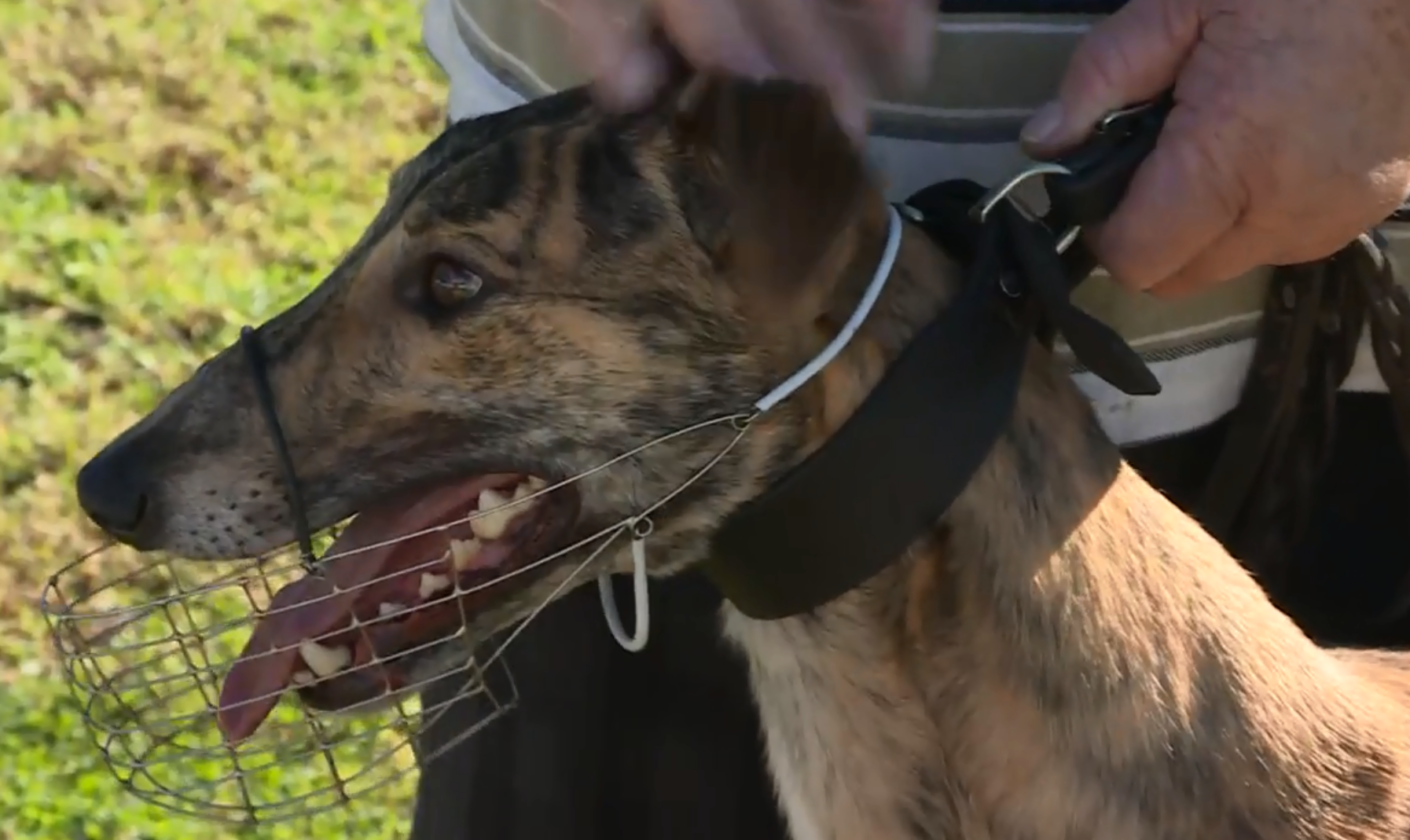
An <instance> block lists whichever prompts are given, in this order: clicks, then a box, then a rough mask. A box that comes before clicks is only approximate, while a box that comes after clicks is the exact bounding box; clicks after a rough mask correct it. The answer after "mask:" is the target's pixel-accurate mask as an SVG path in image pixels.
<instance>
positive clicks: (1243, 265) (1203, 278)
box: [1146, 225, 1273, 300]
mask: <svg viewBox="0 0 1410 840" xmlns="http://www.w3.org/2000/svg"><path fill="white" fill-rule="evenodd" d="M1270 245H1271V243H1269V242H1268V240H1267V239H1266V238H1265V237H1264V236H1262V235H1261V234H1259V233H1258V232H1257V231H1254V230H1252V229H1250V228H1249V227H1248V226H1247V225H1239V226H1236V227H1234V228H1233V229H1231V230H1228V231H1226V232H1225V233H1224V234H1223V235H1222V236H1220V237H1219V238H1218V239H1217V240H1215V241H1214V243H1213V244H1211V245H1210V246H1209V247H1208V248H1206V249H1205V250H1204V251H1202V252H1201V253H1200V254H1199V255H1198V256H1197V257H1195V258H1194V259H1193V260H1190V261H1189V262H1188V263H1186V264H1185V265H1184V266H1183V267H1182V268H1181V269H1180V270H1179V271H1176V272H1175V273H1174V274H1172V275H1170V276H1169V277H1167V278H1165V279H1164V280H1161V281H1159V282H1157V283H1155V284H1154V285H1152V286H1151V287H1149V288H1148V289H1147V290H1146V291H1147V292H1149V293H1150V294H1151V295H1153V296H1155V297H1158V298H1161V299H1163V300H1173V299H1175V298H1181V297H1188V296H1189V295H1192V294H1195V293H1197V292H1201V291H1204V290H1205V289H1208V288H1209V287H1211V286H1215V285H1217V284H1219V283H1223V282H1225V281H1228V280H1233V279H1234V278H1235V277H1238V276H1240V275H1243V274H1245V273H1247V272H1249V271H1252V270H1253V269H1255V268H1257V267H1258V266H1261V265H1270V264H1272V263H1273V260H1272V259H1271V256H1272V251H1273V249H1272V248H1271V247H1270Z"/></svg>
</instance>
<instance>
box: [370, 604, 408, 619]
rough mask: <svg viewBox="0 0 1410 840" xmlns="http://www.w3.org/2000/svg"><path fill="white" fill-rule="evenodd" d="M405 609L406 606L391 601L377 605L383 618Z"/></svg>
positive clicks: (378, 613) (378, 611)
mask: <svg viewBox="0 0 1410 840" xmlns="http://www.w3.org/2000/svg"><path fill="white" fill-rule="evenodd" d="M405 609H406V607H404V606H402V605H401V604H397V603H392V602H390V601H389V602H387V603H385V604H378V605H377V615H379V616H381V617H382V618H386V617H387V616H389V615H396V614H397V613H399V612H402V611H403V610H405Z"/></svg>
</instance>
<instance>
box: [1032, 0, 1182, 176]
mask: <svg viewBox="0 0 1410 840" xmlns="http://www.w3.org/2000/svg"><path fill="white" fill-rule="evenodd" d="M1199 32H1200V11H1199V4H1198V3H1197V2H1190V0H1132V2H1130V3H1128V4H1127V5H1125V6H1123V7H1122V8H1121V9H1120V10H1119V11H1117V12H1116V13H1115V14H1113V15H1112V16H1111V17H1108V18H1106V19H1105V20H1103V21H1101V22H1100V23H1098V24H1096V25H1095V26H1093V27H1092V28H1091V30H1089V31H1088V32H1087V35H1086V36H1085V37H1084V38H1083V39H1082V42H1081V43H1080V44H1078V46H1077V49H1076V51H1075V52H1074V53H1073V54H1072V59H1071V60H1070V61H1069V62H1068V65H1067V72H1066V74H1065V75H1064V76H1063V80H1062V83H1061V84H1060V85H1059V87H1058V97H1057V99H1056V100H1054V101H1052V102H1049V103H1048V104H1047V105H1045V106H1043V107H1042V108H1041V109H1039V110H1038V112H1037V113H1036V114H1034V115H1033V117H1032V119H1030V120H1029V121H1028V124H1027V125H1025V126H1024V127H1023V132H1022V135H1021V139H1022V142H1023V145H1024V147H1025V149H1026V151H1027V152H1028V153H1029V154H1031V155H1034V156H1035V157H1044V156H1050V155H1054V154H1060V153H1061V152H1063V151H1065V150H1067V149H1068V148H1070V147H1072V146H1074V145H1076V144H1078V143H1080V142H1082V140H1084V139H1085V138H1086V137H1087V135H1088V134H1089V133H1090V132H1091V130H1092V128H1093V126H1095V125H1096V123H1097V121H1098V120H1100V119H1101V118H1102V117H1104V116H1106V115H1107V114H1108V113H1110V112H1112V111H1115V110H1118V109H1121V108H1125V107H1127V106H1130V105H1134V104H1136V103H1137V102H1140V101H1142V100H1145V99H1150V98H1153V97H1154V96H1156V95H1157V94H1159V93H1161V92H1162V91H1164V90H1166V89H1167V88H1169V87H1170V86H1172V85H1173V84H1174V83H1175V79H1176V77H1177V76H1178V75H1179V72H1180V68H1181V66H1182V65H1183V64H1184V63H1185V58H1186V56H1188V55H1189V53H1190V50H1192V49H1193V48H1194V46H1195V44H1196V42H1197V41H1198V40H1199Z"/></svg>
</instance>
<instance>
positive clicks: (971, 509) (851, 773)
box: [725, 217, 1410, 840]
mask: <svg viewBox="0 0 1410 840" xmlns="http://www.w3.org/2000/svg"><path fill="white" fill-rule="evenodd" d="M869 218H870V217H869ZM868 224H869V226H870V227H872V228H879V229H880V224H879V223H877V222H876V220H875V219H874V218H872V220H871V222H870V223H868ZM873 235H875V231H873ZM861 250H866V249H861ZM957 276H958V272H957V271H956V269H955V267H954V266H953V264H951V263H949V262H948V261H946V260H945V259H944V257H943V256H942V255H940V254H939V253H938V251H937V250H936V249H935V248H934V246H933V245H932V244H931V243H930V242H929V241H928V240H927V239H926V237H925V236H924V235H923V234H920V233H919V232H917V231H915V230H914V229H910V230H908V232H907V234H906V237H905V240H904V241H903V244H902V248H901V254H900V258H899V260H898V264H897V270H896V275H895V276H894V277H893V279H892V283H891V286H890V287H889V288H888V290H887V293H886V295H885V296H884V297H883V299H882V300H881V301H879V302H878V305H877V307H876V309H875V311H874V315H873V318H872V319H871V322H870V323H869V325H868V327H867V328H866V329H865V330H864V331H863V332H862V333H861V334H860V335H859V337H858V339H857V341H856V342H855V343H854V346H852V347H850V348H849V349H848V351H847V352H845V353H844V354H842V355H841V356H840V357H839V358H838V359H837V360H836V361H835V362H834V363H833V365H832V366H830V370H828V371H827V372H826V373H825V374H824V375H823V376H822V378H821V381H820V383H819V387H818V388H817V389H815V390H814V392H813V393H812V397H811V399H812V401H813V402H812V408H811V411H812V414H813V417H814V418H815V422H814V423H813V424H812V426H811V427H810V431H811V432H812V433H813V434H816V435H818V436H820V437H821V440H818V441H816V442H815V443H814V445H813V446H811V447H809V448H815V446H816V445H820V444H821V442H822V440H825V438H826V436H827V435H828V434H831V433H832V432H833V431H835V430H836V428H837V427H839V426H840V425H841V423H842V422H843V421H844V420H845V419H846V416H847V415H848V414H850V412H851V411H852V410H853V409H855V407H856V406H857V405H859V404H860V402H861V400H862V399H863V398H864V397H865V395H866V392H867V390H868V389H869V388H870V387H871V386H872V385H874V384H875V382H876V381H877V380H878V379H879V378H880V375H881V373H882V372H883V371H884V369H885V366H886V363H887V362H889V361H890V360H891V359H893V358H894V357H895V355H896V354H897V353H898V352H899V351H900V349H901V348H902V347H903V346H904V344H905V340H906V339H907V338H908V337H909V335H913V334H914V333H915V331H917V330H918V329H919V327H920V325H921V323H923V322H924V321H926V320H928V317H933V315H934V313H935V312H936V311H937V309H938V308H939V307H940V306H942V305H943V301H945V300H946V299H948V297H949V296H950V295H951V294H952V292H953V290H954V288H955V285H956V278H957ZM851 285H853V286H855V285H856V284H851ZM922 316H927V317H922ZM857 492H859V493H860V492H867V489H866V488H857ZM725 627H726V634H727V635H728V636H729V637H730V638H731V639H732V640H733V641H734V642H735V643H737V644H738V645H739V646H740V647H741V649H742V650H743V651H744V653H745V655H746V658H747V659H748V661H749V666H750V670H751V676H752V681H753V686H754V692H755V696H756V701H757V702H758V704H759V708H760V712H761V717H762V719H763V723H764V729H765V735H766V741H767V745H768V752H769V758H770V763H771V766H772V769H773V772H774V777H775V780H776V783H777V785H778V788H779V794H780V798H781V800H782V804H783V807H784V810H785V812H786V814H787V816H788V818H789V820H790V823H791V826H792V830H793V835H794V837H795V838H796V840H825V839H826V840H830V838H848V837H863V836H865V837H872V838H877V840H892V838H897V840H899V838H919V837H936V838H939V837H946V838H951V837H970V836H994V837H1008V836H1015V837H1025V838H1035V839H1036V840H1042V838H1048V837H1053V838H1058V837H1067V836H1073V835H1072V832H1074V831H1075V832H1076V834H1077V835H1081V836H1084V837H1091V838H1106V837H1111V838H1117V837H1120V838H1122V840H1132V838H1141V837H1148V836H1162V837H1163V836H1189V837H1194V836H1227V834H1228V832H1229V831H1231V830H1234V829H1236V828H1238V826H1240V825H1255V824H1257V823H1258V820H1259V819H1260V818H1262V819H1273V818H1275V817H1285V816H1287V815H1288V814H1293V816H1292V817H1291V818H1292V819H1296V818H1297V814H1296V813H1295V812H1297V811H1298V808H1299V807H1301V806H1298V805H1289V804H1288V801H1289V800H1288V797H1296V796H1306V795H1309V791H1313V792H1315V793H1316V794H1317V795H1320V796H1324V797H1325V796H1333V795H1344V798H1345V797H1350V798H1349V799H1345V802H1346V803H1351V804H1345V803H1344V807H1346V808H1350V809H1353V810H1356V809H1361V810H1364V809H1366V808H1370V807H1371V805H1369V804H1367V801H1366V800H1365V799H1364V796H1365V795H1364V794H1363V793H1356V792H1355V791H1358V790H1362V791H1364V790H1365V783H1364V779H1363V780H1361V781H1358V774H1359V775H1360V776H1362V777H1364V775H1365V773H1366V772H1375V768H1380V772H1382V773H1384V772H1386V771H1385V768H1386V767H1388V766H1391V765H1393V764H1395V763H1396V762H1400V761H1404V760H1410V748H1407V743H1406V737H1405V734H1406V732H1407V731H1410V716H1407V714H1406V711H1405V707H1404V705H1393V706H1391V707H1386V705H1385V703H1384V702H1383V701H1382V700H1368V699H1367V698H1366V697H1358V696H1357V695H1356V694H1355V693H1354V692H1352V691H1350V690H1344V691H1339V690H1337V686H1338V683H1337V682H1336V680H1337V679H1339V677H1338V675H1337V674H1336V673H1334V672H1333V668H1335V667H1336V666H1337V665H1338V664H1340V663H1334V662H1333V661H1332V660H1331V659H1330V658H1329V657H1328V656H1327V655H1326V654H1325V653H1324V652H1323V651H1321V650H1319V649H1318V648H1316V647H1315V646H1314V645H1313V644H1312V643H1311V642H1310V641H1309V640H1308V639H1307V638H1306V637H1305V636H1304V635H1302V633H1301V632H1300V631H1299V630H1298V629H1297V628H1296V627H1295V626H1294V625H1293V623H1292V622H1291V621H1290V620H1289V619H1288V618H1287V617H1286V616H1284V615H1283V614H1282V613H1280V612H1278V611H1277V610H1276V609H1275V608H1274V607H1273V606H1272V605H1271V604H1270V603H1269V601H1268V600H1267V598H1266V597H1265V596H1264V594H1263V593H1262V591H1261V590H1260V589H1259V588H1258V587H1257V585H1256V584H1255V583H1254V581H1253V580H1252V579H1251V578H1250V576H1249V575H1248V574H1247V573H1246V572H1245V571H1244V570H1243V568H1242V567H1240V566H1239V565H1238V564H1237V563H1236V562H1235V561H1234V560H1232V559H1231V558H1230V557H1229V556H1228V554H1227V553H1226V552H1225V551H1224V550H1223V549H1222V548H1221V547H1220V546H1219V544H1218V543H1217V542H1216V541H1215V540H1214V539H1213V538H1211V537H1210V536H1208V535H1207V534H1206V533H1205V532H1204V531H1203V530H1202V529H1201V528H1200V527H1199V526H1198V525H1197V524H1195V523H1194V522H1193V521H1192V520H1191V519H1190V518H1189V517H1188V516H1186V515H1185V514H1183V513H1182V512H1181V511H1179V510H1178V509H1177V508H1176V507H1175V506H1174V505H1173V504H1172V503H1170V502H1169V501H1168V500H1166V499H1165V498H1164V497H1163V496H1161V495H1160V494H1159V493H1158V492H1157V491H1155V490H1154V489H1153V488H1151V487H1150V486H1149V485H1148V484H1147V483H1146V482H1145V481H1144V480H1143V479H1141V478H1140V477H1139V476H1138V475H1136V474H1135V473H1134V471H1132V470H1131V469H1130V468H1129V467H1127V466H1126V465H1125V464H1124V462H1123V461H1122V459H1121V457H1120V454H1119V452H1118V450H1117V448H1116V447H1115V446H1114V445H1113V444H1112V443H1111V441H1110V440H1109V439H1108V438H1107V437H1106V435H1105V434H1104V432H1103V431H1102V429H1101V428H1100V426H1099V425H1098V423H1097V420H1096V418H1095V416H1094V414H1093V412H1092V410H1091V408H1090V406H1089V405H1088V403H1087V401H1086V400H1085V398H1084V397H1083V396H1082V395H1081V394H1080V392H1078V390H1077V389H1076V387H1075V386H1074V385H1073V383H1072V382H1071V380H1070V377H1069V376H1068V375H1067V372H1066V371H1065V370H1063V369H1062V368H1061V367H1060V366H1059V365H1058V364H1057V363H1056V362H1055V360H1054V358H1053V357H1052V355H1051V354H1050V353H1049V352H1048V351H1046V350H1044V349H1042V348H1041V347H1039V346H1038V345H1037V344H1036V343H1035V344H1034V345H1033V346H1032V348H1031V349H1030V352H1029V357H1028V360H1027V364H1026V370H1025V374H1024V378H1023V382H1022V387H1021V390H1020V393H1019V397H1018V401H1017V407H1016V410H1015V411H1014V414H1013V416H1012V419H1011V422H1010V423H1009V425H1008V427H1007V429H1006V430H1005V432H1004V434H1003V435H1002V436H1001V438H1000V440H999V442H998V443H997V445H996V446H995V447H994V448H993V450H992V451H991V453H990V455H989V457H988V459H987V460H986V462H985V463H984V464H983V466H982V467H981V468H980V470H979V471H978V472H977V473H976V475H975V476H974V477H973V479H972V481H971V483H970V485H969V487H968V488H967V489H966V491H965V492H964V493H963V494H962V495H961V496H960V498H959V499H957V500H956V502H955V504H954V505H953V506H952V507H951V509H950V511H949V512H948V513H947V514H946V515H945V517H944V518H943V520H942V521H940V522H937V523H936V525H935V527H934V528H933V529H932V530H931V532H930V533H928V534H926V535H924V536H923V537H922V538H921V539H918V540H917V541H916V542H915V543H914V544H913V546H912V547H911V549H910V551H909V552H908V553H907V554H906V555H905V556H904V557H902V558H900V559H898V561H897V562H896V563H895V564H893V565H892V566H891V567H890V568H888V569H887V570H886V571H884V572H882V573H881V574H879V575H877V576H876V577H875V578H873V579H872V580H871V581H869V582H868V583H867V584H866V585H864V586H862V587H859V588H857V589H855V590H853V591H852V592H850V593H848V594H847V595H845V596H843V597H841V598H839V599H837V600H836V601H834V602H832V603H830V604H828V605H827V606H825V607H822V608H820V609H818V610H815V611H813V612H812V613H809V614H806V615H803V616H798V617H794V618H789V619H784V620H781V621H773V622H760V621H754V620H751V619H748V618H745V617H744V616H743V615H741V614H739V613H738V612H735V611H733V610H730V609H729V608H726V615H725ZM1355 667H1357V668H1361V667H1370V666H1364V664H1356V665H1355ZM1398 667H1399V666H1398V665H1397V668H1398ZM1290 669H1293V670H1296V669H1301V671H1300V672H1298V673H1296V674H1290V673H1289V670H1290ZM1351 679H1352V678H1351V677H1350V676H1348V677H1347V678H1346V680H1345V681H1350V680H1351ZM1372 706H1376V707H1378V709H1377V712H1374V713H1373V712H1369V711H1368V709H1369V708H1370V707H1372ZM1387 720H1391V721H1394V722H1395V723H1396V725H1397V726H1398V729H1396V731H1395V733H1394V734H1393V735H1387V733H1386V732H1385V731H1384V728H1385V726H1386V721H1387ZM1357 727H1362V728H1361V729H1360V730H1359V731H1360V732H1362V733H1365V735H1364V736H1363V735H1357V734H1353V733H1356V732H1357V731H1358V729H1357ZM1317 761H1322V762H1323V764H1322V766H1321V767H1320V769H1318V770H1314V769H1312V767H1311V764H1313V763H1315V762H1317ZM1074 762H1076V763H1074ZM1368 767H1369V768H1371V770H1370V771H1368ZM1388 779H1390V777H1389V776H1387V777H1386V778H1385V779H1383V780H1382V781H1381V783H1380V784H1379V785H1373V787H1376V789H1377V790H1380V791H1381V793H1382V801H1381V803H1380V805H1379V806H1377V807H1378V808H1379V811H1378V812H1377V813H1379V814H1381V819H1373V818H1372V817H1367V818H1366V819H1367V820H1369V821H1370V822H1369V823H1366V822H1364V821H1363V823H1359V825H1360V824H1375V825H1389V824H1390V822H1388V821H1389V820H1390V817H1389V816H1386V815H1388V814H1390V812H1391V811H1392V810H1393V808H1392V805H1394V806H1395V807H1400V806H1399V804H1397V803H1393V802H1392V799H1393V797H1392V796H1391V794H1390V793H1389V791H1388V787H1387V786H1388V785H1389V784H1390V781H1388ZM1255 781H1256V782H1257V784H1254V782H1255ZM1250 785H1253V786H1252V787H1251V786H1250ZM1258 785H1262V787H1259V786H1258ZM1358 785H1360V787H1359V788H1358V787H1357V786H1358ZM1212 796H1213V797H1223V799H1221V800H1220V801H1219V804H1218V806H1212V805H1211V804H1210V799H1209V797H1212ZM1357 797H1362V798H1361V799H1357ZM1353 800H1356V801H1354V802H1353ZM1308 807H1309V808H1314V807H1322V806H1314V805H1309V806H1308ZM1398 813H1400V814H1403V813H1404V810H1401V811H1399V812H1398ZM1307 818H1309V819H1315V817H1313V816H1311V812H1309V816H1308V817H1307ZM1348 819H1350V817H1348ZM1240 820H1242V821H1243V822H1239V821H1240ZM1156 825H1159V826H1161V828H1160V831H1161V832H1169V833H1160V834H1156V833H1155V829H1153V828H1152V826H1156ZM975 826H983V831H980V830H979V829H977V828H976V827H975ZM1182 827H1183V828H1182ZM1268 827H1269V829H1270V831H1269V833H1267V834H1264V833H1260V832H1259V831H1255V832H1254V833H1253V836H1270V837H1271V836H1289V837H1292V836H1309V837H1313V836H1317V837H1320V836H1323V835H1319V834H1307V835H1303V834H1293V833H1288V834H1283V833H1281V830H1282V829H1284V828H1287V826H1286V825H1285V824H1282V823H1278V824H1274V823H1269V824H1268ZM1289 831H1290V829H1289ZM1326 836H1333V835H1326Z"/></svg>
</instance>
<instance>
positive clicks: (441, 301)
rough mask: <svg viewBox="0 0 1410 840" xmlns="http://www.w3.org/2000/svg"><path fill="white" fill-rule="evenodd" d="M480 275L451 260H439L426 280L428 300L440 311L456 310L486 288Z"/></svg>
mask: <svg viewBox="0 0 1410 840" xmlns="http://www.w3.org/2000/svg"><path fill="white" fill-rule="evenodd" d="M484 285H485V281H484V280H483V279H482V278H481V277H480V275H478V274H476V273H475V272H473V271H471V270H470V269H468V268H466V267H465V266H463V265H460V264H458V263H454V262H450V261H449V260H437V261H436V263H435V264H434V265H432V266H431V274H430V276H429V277H427V279H426V300H427V302H428V303H430V304H431V305H432V306H434V307H436V308H437V309H440V310H455V309H459V308H461V307H462V306H465V305H466V304H467V303H469V302H470V301H472V300H474V299H475V296H476V295H478V294H479V293H480V290H481V289H483V288H484Z"/></svg>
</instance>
